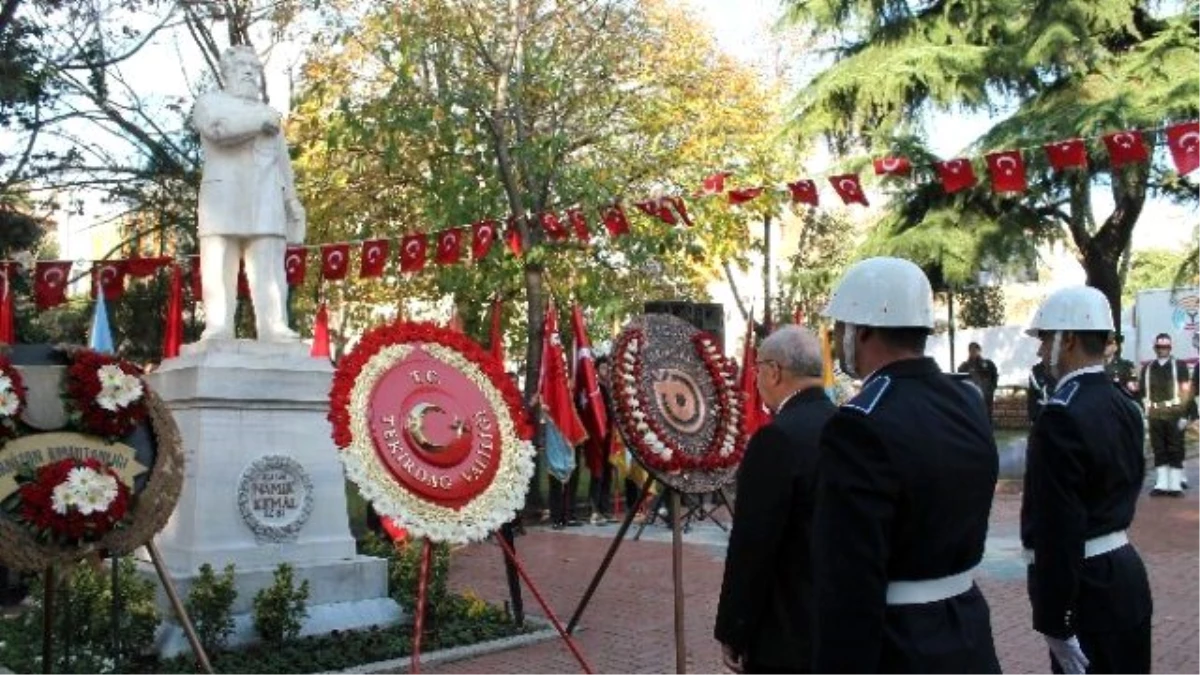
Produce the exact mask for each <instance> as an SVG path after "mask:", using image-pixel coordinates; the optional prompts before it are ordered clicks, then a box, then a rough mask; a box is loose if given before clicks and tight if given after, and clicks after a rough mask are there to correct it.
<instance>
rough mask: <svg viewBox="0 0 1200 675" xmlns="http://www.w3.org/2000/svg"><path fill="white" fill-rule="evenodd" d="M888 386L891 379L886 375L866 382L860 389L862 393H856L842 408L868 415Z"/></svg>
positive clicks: (890, 383) (890, 384)
mask: <svg viewBox="0 0 1200 675" xmlns="http://www.w3.org/2000/svg"><path fill="white" fill-rule="evenodd" d="M890 386H892V378H890V377H888V376H887V375H880V376H879V377H877V378H875V379H873V380H871V381H870V382H868V383H867V384H866V386H864V387H863V388H862V391H860V392H858V395H857V396H855V397H854V398H852V399H850V400H849V401H846V402H845V403H843V404H842V407H843V408H851V409H853V410H857V411H859V412H861V413H863V414H866V415H870V414H871V412H872V411H874V410H875V406H877V405H879V401H880V400H881V399H882V398H883V394H884V392H886V391H887V390H888V387H890Z"/></svg>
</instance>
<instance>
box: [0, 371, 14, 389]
mask: <svg viewBox="0 0 1200 675" xmlns="http://www.w3.org/2000/svg"><path fill="white" fill-rule="evenodd" d="M12 388H13V386H12V380H10V379H9V377H8V376H7V375H0V391H4V390H6V389H12Z"/></svg>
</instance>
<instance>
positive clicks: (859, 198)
mask: <svg viewBox="0 0 1200 675" xmlns="http://www.w3.org/2000/svg"><path fill="white" fill-rule="evenodd" d="M829 184H830V185H832V186H833V189H834V190H836V191H837V193H838V196H839V197H841V198H842V201H843V202H845V203H846V204H856V203H857V204H862V205H863V206H870V203H868V202H867V195H866V194H864V193H863V189H862V183H860V182H859V181H858V174H854V173H846V174H842V175H840V176H830V177H829Z"/></svg>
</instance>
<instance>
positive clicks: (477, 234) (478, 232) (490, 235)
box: [471, 219, 500, 260]
mask: <svg viewBox="0 0 1200 675" xmlns="http://www.w3.org/2000/svg"><path fill="white" fill-rule="evenodd" d="M499 229H500V224H499V223H497V222H496V221H494V220H491V219H488V220H481V221H479V222H477V223H475V224H473V225H471V259H472V260H479V259H481V258H483V257H484V256H486V255H487V254H488V253H490V252H491V250H492V246H495V245H496V239H497V237H496V233H497V232H498V231H499Z"/></svg>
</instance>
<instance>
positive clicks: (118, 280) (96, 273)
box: [92, 260, 125, 302]
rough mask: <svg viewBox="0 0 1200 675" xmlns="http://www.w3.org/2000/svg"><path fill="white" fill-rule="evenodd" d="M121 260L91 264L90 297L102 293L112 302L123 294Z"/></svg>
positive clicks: (123, 277)
mask: <svg viewBox="0 0 1200 675" xmlns="http://www.w3.org/2000/svg"><path fill="white" fill-rule="evenodd" d="M123 263H124V261H122V260H97V261H95V262H94V263H92V297H93V298H95V297H96V293H98V292H103V293H104V299H105V300H107V301H109V302H112V301H114V300H120V299H121V296H122V295H124V294H125V265H124V264H123Z"/></svg>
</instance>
